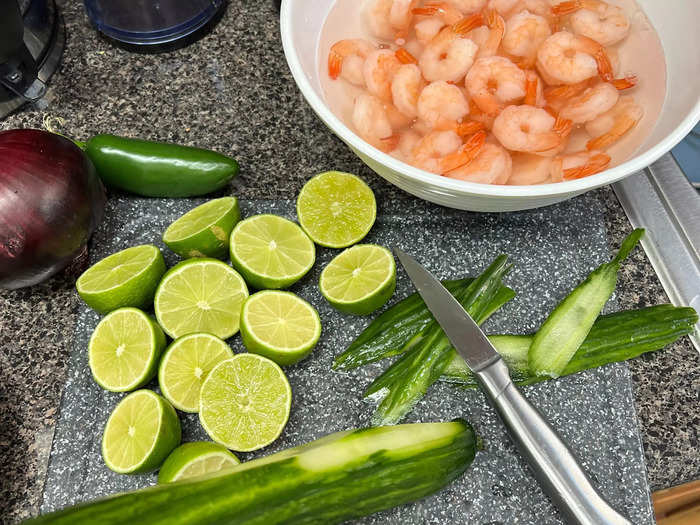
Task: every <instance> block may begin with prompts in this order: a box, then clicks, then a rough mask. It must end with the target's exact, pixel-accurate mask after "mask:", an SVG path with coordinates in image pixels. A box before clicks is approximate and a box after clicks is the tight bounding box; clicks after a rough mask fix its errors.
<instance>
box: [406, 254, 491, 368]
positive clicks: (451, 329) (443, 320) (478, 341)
mask: <svg viewBox="0 0 700 525" xmlns="http://www.w3.org/2000/svg"><path fill="white" fill-rule="evenodd" d="M394 251H395V252H396V255H397V256H398V258H399V261H401V264H402V265H403V267H404V269H405V270H406V273H407V274H408V276H409V277H410V279H411V281H412V282H413V285H414V286H415V287H416V290H418V293H419V294H420V296H421V297H422V298H423V301H425V304H426V305H427V306H428V310H430V312H431V313H432V314H433V317H435V320H436V321H437V322H438V324H439V325H440V326H441V327H442V329H443V331H444V332H445V335H447V338H448V339H449V340H450V343H452V346H453V347H454V349H455V350H457V353H458V354H459V355H460V356H462V359H464V361H465V362H466V363H467V366H468V367H469V369H470V370H471V371H472V372H478V371H479V370H482V369H484V368H486V367H487V366H489V365H491V364H493V363H494V361H496V360H498V359H501V356H500V355H499V354H498V352H497V351H496V349H495V348H494V347H493V345H492V344H491V342H490V341H489V340H488V338H487V337H486V335H485V334H484V332H482V331H481V328H479V325H477V324H476V323H475V322H474V319H472V317H471V316H470V315H469V313H468V312H467V311H466V310H465V309H464V308H463V307H462V305H461V304H459V301H457V299H455V298H454V297H453V296H452V294H451V293H450V292H449V291H448V290H447V288H445V287H444V286H443V285H442V284H441V283H440V281H438V280H437V279H436V278H435V276H434V275H433V274H432V273H430V272H429V271H428V270H426V269H425V268H424V267H423V266H421V264H420V263H419V262H418V261H416V260H415V259H414V258H413V257H411V256H410V255H408V254H407V253H404V252H402V251H401V250H399V249H398V248H394Z"/></svg>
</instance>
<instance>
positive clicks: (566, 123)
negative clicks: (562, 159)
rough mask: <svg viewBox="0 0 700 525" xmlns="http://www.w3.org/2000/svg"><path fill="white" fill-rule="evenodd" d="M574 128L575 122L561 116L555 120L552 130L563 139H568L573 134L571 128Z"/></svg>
mask: <svg viewBox="0 0 700 525" xmlns="http://www.w3.org/2000/svg"><path fill="white" fill-rule="evenodd" d="M573 129H574V123H573V122H572V121H570V120H568V119H565V118H561V117H557V120H556V121H554V126H553V127H552V131H554V132H555V133H556V134H557V135H559V136H560V137H561V139H562V140H563V139H566V138H567V137H568V136H569V135H570V134H571V130H573Z"/></svg>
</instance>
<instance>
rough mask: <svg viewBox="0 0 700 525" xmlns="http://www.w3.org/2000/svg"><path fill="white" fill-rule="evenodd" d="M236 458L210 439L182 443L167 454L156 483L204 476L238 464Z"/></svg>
mask: <svg viewBox="0 0 700 525" xmlns="http://www.w3.org/2000/svg"><path fill="white" fill-rule="evenodd" d="M239 463H240V461H238V458H237V457H236V456H235V455H234V454H233V452H231V451H230V450H228V449H227V448H226V447H225V446H223V445H219V444H218V443H212V442H210V441H195V442H193V443H183V444H182V445H180V446H179V447H177V448H176V449H175V450H173V451H172V453H171V454H170V455H169V456H168V459H166V460H165V463H163V466H162V467H160V471H159V472H158V483H172V482H173V481H179V480H182V479H189V478H196V477H199V476H206V475H207V474H213V473H214V472H219V471H221V470H227V469H230V468H231V467H235V466H236V465H238V464H239Z"/></svg>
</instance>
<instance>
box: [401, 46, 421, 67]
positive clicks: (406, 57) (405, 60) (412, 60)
mask: <svg viewBox="0 0 700 525" xmlns="http://www.w3.org/2000/svg"><path fill="white" fill-rule="evenodd" d="M395 55H396V58H398V59H399V62H401V63H402V64H417V63H418V60H417V59H416V57H414V56H413V55H412V54H411V53H409V52H408V51H406V49H404V48H403V47H400V48H398V49H397V50H396V53H395Z"/></svg>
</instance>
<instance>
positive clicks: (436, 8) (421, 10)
mask: <svg viewBox="0 0 700 525" xmlns="http://www.w3.org/2000/svg"><path fill="white" fill-rule="evenodd" d="M443 11H445V6H444V5H443V4H437V3H427V4H425V5H424V6H423V7H414V8H413V9H411V13H413V14H414V15H418V16H435V15H437V14H440V13H442V12H443Z"/></svg>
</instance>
